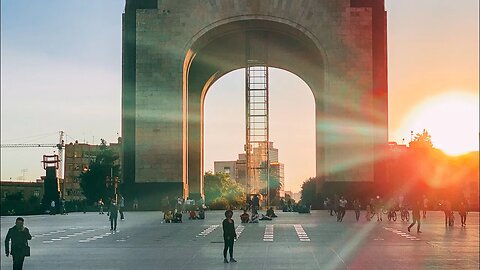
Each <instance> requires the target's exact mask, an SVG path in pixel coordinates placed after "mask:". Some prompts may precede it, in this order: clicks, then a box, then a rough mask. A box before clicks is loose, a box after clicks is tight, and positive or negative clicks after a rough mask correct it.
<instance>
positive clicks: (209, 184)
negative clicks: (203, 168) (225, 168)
mask: <svg viewBox="0 0 480 270" xmlns="http://www.w3.org/2000/svg"><path fill="white" fill-rule="evenodd" d="M204 183H205V203H206V204H207V205H210V206H212V205H216V207H215V208H238V207H240V206H242V205H243V203H244V200H245V196H244V195H245V194H244V192H245V191H244V188H243V187H242V186H241V185H240V184H239V183H237V182H235V181H234V180H232V179H230V175H228V174H225V173H215V174H213V173H212V172H207V173H206V174H205V177H204Z"/></svg>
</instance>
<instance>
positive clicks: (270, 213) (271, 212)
mask: <svg viewBox="0 0 480 270" xmlns="http://www.w3.org/2000/svg"><path fill="white" fill-rule="evenodd" d="M267 217H271V218H274V217H277V215H275V212H274V211H273V207H270V208H268V210H267Z"/></svg>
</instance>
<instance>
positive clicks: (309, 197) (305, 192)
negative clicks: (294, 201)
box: [301, 177, 317, 205]
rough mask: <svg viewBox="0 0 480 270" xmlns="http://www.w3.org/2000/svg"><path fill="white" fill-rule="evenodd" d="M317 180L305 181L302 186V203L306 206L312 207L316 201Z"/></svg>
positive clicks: (313, 178)
mask: <svg viewBox="0 0 480 270" xmlns="http://www.w3.org/2000/svg"><path fill="white" fill-rule="evenodd" d="M316 182H317V178H315V177H311V178H308V179H307V180H305V181H304V182H303V184H302V191H301V192H302V203H303V204H305V205H311V204H312V203H313V202H314V201H315V199H316V196H315V189H316Z"/></svg>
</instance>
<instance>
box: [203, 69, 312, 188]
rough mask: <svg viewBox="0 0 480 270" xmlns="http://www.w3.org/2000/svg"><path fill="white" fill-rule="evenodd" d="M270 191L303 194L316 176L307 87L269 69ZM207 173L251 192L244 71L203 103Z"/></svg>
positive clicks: (221, 82) (220, 83)
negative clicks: (220, 175)
mask: <svg viewBox="0 0 480 270" xmlns="http://www.w3.org/2000/svg"><path fill="white" fill-rule="evenodd" d="M269 80H270V83H269V85H270V86H269V87H270V90H269V95H270V97H269V103H270V106H269V108H270V112H269V119H270V128H269V129H270V136H269V138H270V141H271V142H272V143H273V145H272V147H273V150H272V151H271V153H270V159H269V161H270V163H271V164H272V166H271V173H272V174H273V176H274V178H272V180H274V181H272V182H271V187H274V185H275V184H277V182H278V181H277V180H281V182H282V183H283V186H282V189H281V190H279V193H280V195H281V196H282V197H283V196H284V191H292V190H293V191H294V192H298V189H299V187H300V186H301V184H302V182H303V181H304V180H305V179H308V178H309V177H312V176H315V103H314V98H313V94H312V92H311V89H310V88H309V87H308V85H307V84H306V83H305V82H304V81H303V80H302V79H301V78H299V77H298V76H296V75H295V74H292V73H290V72H287V71H285V70H281V69H276V68H269ZM203 111H204V117H203V119H204V136H203V138H204V172H207V171H212V172H227V173H229V174H230V178H231V179H233V180H235V181H236V182H238V183H240V184H242V186H246V184H247V183H246V175H245V174H246V173H245V169H246V168H245V167H246V155H245V151H244V149H245V148H244V147H245V141H246V138H245V132H246V126H245V122H246V117H245V69H243V68H242V69H238V70H235V71H232V72H230V73H228V74H226V75H224V76H223V77H221V78H220V79H219V80H217V81H216V82H215V83H214V84H213V85H212V86H211V88H210V89H209V91H208V92H207V95H206V97H205V101H204V110H203Z"/></svg>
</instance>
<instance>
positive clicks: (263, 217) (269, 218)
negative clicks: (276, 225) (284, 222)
mask: <svg viewBox="0 0 480 270" xmlns="http://www.w3.org/2000/svg"><path fill="white" fill-rule="evenodd" d="M260 220H272V218H271V217H268V216H265V215H264V214H262V218H261V219H260Z"/></svg>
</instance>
